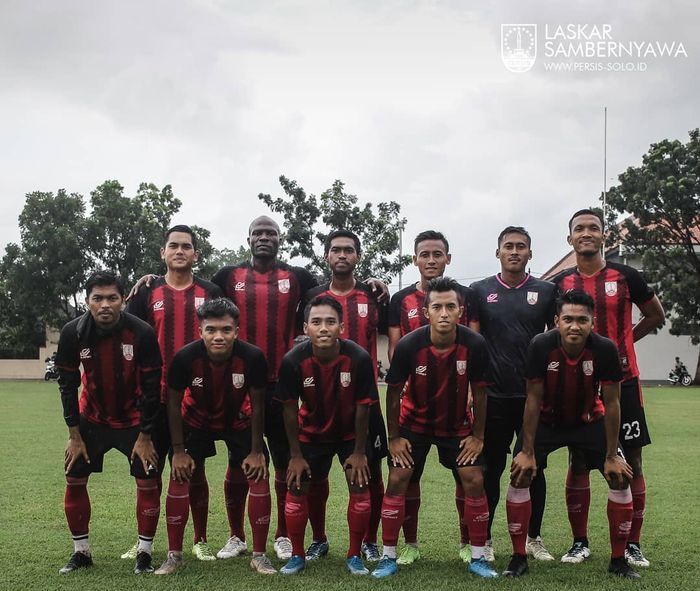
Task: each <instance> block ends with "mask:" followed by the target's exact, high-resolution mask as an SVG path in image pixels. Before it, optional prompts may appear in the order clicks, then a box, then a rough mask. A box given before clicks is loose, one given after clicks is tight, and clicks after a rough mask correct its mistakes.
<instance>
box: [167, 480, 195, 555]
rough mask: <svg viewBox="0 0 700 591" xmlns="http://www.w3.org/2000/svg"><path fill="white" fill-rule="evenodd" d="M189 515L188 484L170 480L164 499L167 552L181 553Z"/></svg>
mask: <svg viewBox="0 0 700 591" xmlns="http://www.w3.org/2000/svg"><path fill="white" fill-rule="evenodd" d="M189 513H190V483H189V482H178V481H177V480H173V479H172V478H171V479H170V484H169V485H168V494H167V495H166V497H165V522H166V523H167V525H168V550H170V551H171V552H182V540H183V538H184V537H185V526H186V525H187V518H188V517H189Z"/></svg>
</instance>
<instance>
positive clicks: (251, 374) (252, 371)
mask: <svg viewBox="0 0 700 591" xmlns="http://www.w3.org/2000/svg"><path fill="white" fill-rule="evenodd" d="M246 370H247V373H248V375H247V376H246V381H247V382H248V384H249V385H250V387H251V388H264V387H266V386H267V361H265V355H263V352H262V351H260V350H259V349H252V350H251V354H250V356H249V357H248V360H247V361H246Z"/></svg>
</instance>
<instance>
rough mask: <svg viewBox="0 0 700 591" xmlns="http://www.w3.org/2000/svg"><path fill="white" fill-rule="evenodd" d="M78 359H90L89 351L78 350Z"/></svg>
mask: <svg viewBox="0 0 700 591" xmlns="http://www.w3.org/2000/svg"><path fill="white" fill-rule="evenodd" d="M80 358H81V359H90V358H91V355H90V349H81V350H80Z"/></svg>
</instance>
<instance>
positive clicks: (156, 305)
mask: <svg viewBox="0 0 700 591" xmlns="http://www.w3.org/2000/svg"><path fill="white" fill-rule="evenodd" d="M164 307H165V302H164V301H163V300H158V301H157V302H153V311H154V312H158V310H162V309H163V308H164Z"/></svg>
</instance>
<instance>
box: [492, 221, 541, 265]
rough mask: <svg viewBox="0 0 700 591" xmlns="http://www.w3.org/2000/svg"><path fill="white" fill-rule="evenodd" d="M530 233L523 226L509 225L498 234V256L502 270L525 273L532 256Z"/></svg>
mask: <svg viewBox="0 0 700 591" xmlns="http://www.w3.org/2000/svg"><path fill="white" fill-rule="evenodd" d="M531 244H532V241H531V239H530V234H529V233H528V231H527V230H526V229H525V228H523V227H522V226H507V227H506V228H504V229H503V230H502V231H501V233H500V234H499V235H498V248H496V258H498V260H499V261H501V271H507V272H509V273H524V272H525V268H526V267H527V263H528V262H529V261H530V259H531V258H532V250H531V249H530V247H531Z"/></svg>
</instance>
